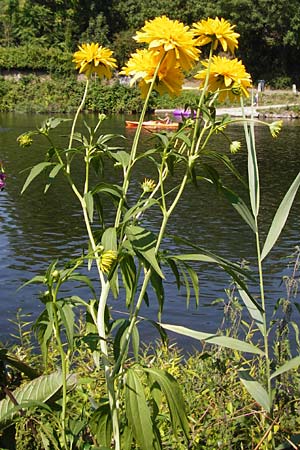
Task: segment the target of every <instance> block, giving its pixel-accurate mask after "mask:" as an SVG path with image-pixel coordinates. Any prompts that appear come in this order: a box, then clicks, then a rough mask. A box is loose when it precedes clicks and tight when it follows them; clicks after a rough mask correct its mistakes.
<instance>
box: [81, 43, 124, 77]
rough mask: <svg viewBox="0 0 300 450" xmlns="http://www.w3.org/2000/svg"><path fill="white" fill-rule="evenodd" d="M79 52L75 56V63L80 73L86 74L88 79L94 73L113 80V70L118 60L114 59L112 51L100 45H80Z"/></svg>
mask: <svg viewBox="0 0 300 450" xmlns="http://www.w3.org/2000/svg"><path fill="white" fill-rule="evenodd" d="M78 48H79V50H78V51H77V52H75V53H74V55H73V62H75V64H76V69H79V73H84V74H85V75H86V76H87V77H88V78H89V77H90V75H91V74H92V73H93V72H96V73H97V74H98V75H99V77H106V78H111V71H112V69H114V68H116V67H117V65H116V60H115V58H112V51H111V50H109V49H108V48H105V47H102V46H101V45H100V46H99V44H94V43H93V42H92V43H91V44H82V45H78Z"/></svg>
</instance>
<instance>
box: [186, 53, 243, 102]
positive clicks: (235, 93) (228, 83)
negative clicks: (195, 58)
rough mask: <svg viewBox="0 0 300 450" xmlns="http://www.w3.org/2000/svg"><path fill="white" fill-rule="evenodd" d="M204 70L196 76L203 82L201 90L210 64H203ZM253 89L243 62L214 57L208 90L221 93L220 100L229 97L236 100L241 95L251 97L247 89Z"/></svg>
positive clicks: (205, 62)
mask: <svg viewBox="0 0 300 450" xmlns="http://www.w3.org/2000/svg"><path fill="white" fill-rule="evenodd" d="M202 64H203V65H204V66H205V67H207V68H206V69H204V70H200V72H198V73H197V75H195V78H198V79H199V80H201V84H200V88H201V87H202V86H203V84H204V82H205V78H206V75H207V71H208V66H209V62H208V61H204V62H203V63H202ZM249 87H251V76H250V75H249V73H247V72H246V69H245V66H244V65H243V63H242V61H238V60H237V59H236V58H235V59H228V58H224V57H222V56H213V58H212V61H211V64H210V69H209V77H208V90H209V91H211V92H215V91H220V94H219V99H220V101H223V100H224V99H225V98H226V97H227V96H228V97H229V98H230V99H231V100H233V101H234V100H236V99H237V98H239V97H240V96H241V95H245V96H246V97H249V92H248V91H247V89H248V88H249Z"/></svg>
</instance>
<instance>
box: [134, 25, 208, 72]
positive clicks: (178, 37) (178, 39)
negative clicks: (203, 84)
mask: <svg viewBox="0 0 300 450" xmlns="http://www.w3.org/2000/svg"><path fill="white" fill-rule="evenodd" d="M134 39H135V40H136V41H137V42H145V43H147V44H149V48H150V49H157V50H159V51H160V52H161V51H163V52H173V53H175V55H176V59H177V62H178V63H179V65H180V66H181V67H182V69H183V70H189V69H190V68H191V67H193V65H194V63H195V61H197V60H198V56H199V54H200V51H199V49H197V48H196V41H195V39H194V33H193V32H192V31H191V30H190V29H189V27H188V26H185V25H184V24H183V23H182V22H179V21H178V20H171V19H169V18H168V17H166V16H162V17H156V18H155V19H153V20H150V21H146V23H145V26H144V27H143V28H142V30H141V31H138V32H137V33H136V36H134Z"/></svg>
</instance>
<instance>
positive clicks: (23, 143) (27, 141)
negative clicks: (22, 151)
mask: <svg viewBox="0 0 300 450" xmlns="http://www.w3.org/2000/svg"><path fill="white" fill-rule="evenodd" d="M17 142H18V144H19V145H20V147H30V146H31V144H32V143H33V139H32V137H31V134H30V133H24V134H21V135H20V136H19V137H18V139H17Z"/></svg>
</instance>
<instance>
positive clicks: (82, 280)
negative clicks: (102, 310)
mask: <svg viewBox="0 0 300 450" xmlns="http://www.w3.org/2000/svg"><path fill="white" fill-rule="evenodd" d="M69 280H73V281H79V282H80V283H84V284H86V285H87V286H88V287H89V288H90V290H91V292H92V294H93V296H94V297H96V291H95V289H94V286H93V283H92V281H91V280H90V279H89V277H87V276H86V275H78V274H74V275H71V276H70V277H69ZM74 297H75V296H74Z"/></svg>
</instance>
